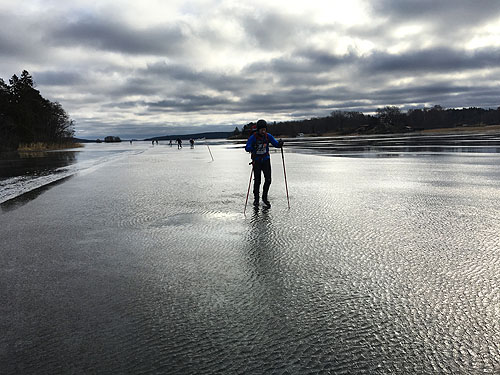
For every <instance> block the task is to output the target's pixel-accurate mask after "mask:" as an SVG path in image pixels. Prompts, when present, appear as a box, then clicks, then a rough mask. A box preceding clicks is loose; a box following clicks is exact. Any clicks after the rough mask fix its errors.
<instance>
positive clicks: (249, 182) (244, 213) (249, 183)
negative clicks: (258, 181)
mask: <svg viewBox="0 0 500 375" xmlns="http://www.w3.org/2000/svg"><path fill="white" fill-rule="evenodd" d="M251 164H252V171H251V172H250V181H248V191H247V199H246V200H245V209H244V210H243V215H246V212H247V203H248V195H249V194H250V185H251V184H252V176H253V162H252V163H251Z"/></svg>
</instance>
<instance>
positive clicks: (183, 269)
mask: <svg viewBox="0 0 500 375" xmlns="http://www.w3.org/2000/svg"><path fill="white" fill-rule="evenodd" d="M427 141H429V142H427ZM345 142H346V141H345V139H318V140H314V141H311V140H307V139H297V140H295V141H293V142H289V143H288V144H287V145H288V146H287V147H286V148H285V151H286V152H285V161H286V171H287V178H288V188H289V192H290V206H291V208H290V210H289V209H288V207H287V200H286V193H285V186H284V181H283V169H282V161H281V154H280V153H278V152H275V153H272V154H271V159H272V168H273V183H272V185H271V189H270V200H271V202H272V203H273V207H272V208H271V209H269V210H266V209H262V208H260V209H257V210H254V208H253V207H250V206H249V207H248V208H247V213H246V216H245V215H243V209H244V203H245V196H246V192H247V188H248V179H249V176H250V168H251V167H250V166H249V165H248V161H249V157H248V155H247V154H246V153H245V152H244V151H243V150H242V149H241V147H240V145H234V144H229V143H225V142H214V143H212V144H211V145H210V149H211V151H212V154H213V156H214V161H212V160H211V157H210V155H209V153H208V149H207V147H206V145H202V144H199V145H197V146H196V147H195V148H194V149H190V148H189V147H184V148H183V149H182V150H177V147H175V146H174V147H172V148H171V147H169V146H167V145H162V144H160V145H159V146H155V147H152V146H151V144H147V143H137V144H134V145H133V146H130V145H128V144H122V145H121V146H118V145H100V146H102V147H101V148H100V149H99V148H97V146H99V145H90V146H87V147H88V149H87V147H86V149H85V150H83V151H77V153H76V154H75V155H74V158H73V159H72V161H70V162H69V163H67V164H66V165H65V166H61V165H58V166H57V167H56V169H58V168H69V169H71V168H72V171H74V173H73V172H72V173H68V175H64V176H62V177H63V178H62V179H61V183H59V184H49V185H47V184H43V183H40V184H39V185H40V186H37V188H36V189H35V190H33V189H26V190H25V191H23V190H19V189H22V187H20V186H19V185H16V184H18V182H17V180H9V181H10V185H7V184H6V183H5V181H7V179H12V178H16V176H12V175H14V174H15V173H10V175H11V176H5V175H7V174H9V173H7V172H6V171H7V169H8V168H7V167H6V168H4V169H3V171H4V176H5V177H4V178H3V181H4V185H3V186H4V187H3V188H2V189H4V191H5V189H6V186H10V187H11V188H12V186H15V188H14V189H18V190H16V191H17V195H18V197H17V198H15V199H6V200H4V201H3V203H1V205H0V207H1V211H0V238H1V239H2V246H1V250H0V299H1V300H2V301H4V303H3V304H2V307H0V329H1V331H2V335H1V336H0V368H1V369H2V371H0V372H2V374H3V373H6V374H17V373H23V374H39V373H51V374H57V373H145V374H154V373H169V374H209V373H210V374H212V373H227V374H269V373H276V374H315V373H317V374H324V373H335V374H337V373H338V374H342V373H345V374H353V373H366V374H387V373H398V374H401V373H403V374H415V373H428V374H434V373H449V374H457V373H463V374H472V373H491V374H493V373H498V372H500V347H499V343H500V292H499V291H500V237H499V235H498V233H500V215H499V214H498V213H499V212H500V188H499V182H500V169H499V165H500V153H499V151H498V150H499V147H500V146H499V145H498V139H496V140H495V137H489V136H488V137H486V138H480V139H470V138H468V139H460V140H457V139H456V138H453V139H451V141H450V142H451V143H450V142H445V140H443V139H433V140H432V141H430V140H429V139H428V138H426V139H424V140H418V141H414V142H407V140H400V139H398V138H394V137H392V138H387V137H377V138H376V139H375V140H373V139H372V138H370V137H366V138H364V139H363V140H362V141H360V140H355V141H354V142H358V143H356V145H355V146H353V144H352V143H351V147H348V146H346V144H345ZM405 142H406V143H405ZM112 147H115V148H116V149H113V150H111V151H110V149H111V148H112ZM113 151H116V152H113ZM85 152H87V154H85ZM88 152H92V153H93V154H90V153H88ZM106 152H108V154H105V153H106ZM85 155H86V156H85ZM340 156H342V157H340ZM9 168H12V166H11V167H9ZM9 170H10V171H12V169H9ZM46 170H47V169H46ZM48 170H49V171H48V172H46V173H45V176H52V175H54V174H56V173H57V172H56V173H54V172H53V170H54V169H50V168H49V169H48ZM50 170H52V172H51V171H50ZM37 173H38V174H40V173H41V172H37ZM30 176H31V177H30ZM17 177H19V176H17ZM26 178H27V179H30V180H36V179H37V178H38V177H33V175H32V174H31V175H30V174H28V177H26ZM12 191H13V190H11V193H12ZM26 191H29V192H28V193H26V194H22V193H23V192H26Z"/></svg>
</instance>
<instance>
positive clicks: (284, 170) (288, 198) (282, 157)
mask: <svg viewBox="0 0 500 375" xmlns="http://www.w3.org/2000/svg"><path fill="white" fill-rule="evenodd" d="M281 159H282V160H283V174H284V175H285V188H286V200H287V202H288V209H290V197H289V196H288V184H287V182H286V169H285V156H284V155H283V146H281Z"/></svg>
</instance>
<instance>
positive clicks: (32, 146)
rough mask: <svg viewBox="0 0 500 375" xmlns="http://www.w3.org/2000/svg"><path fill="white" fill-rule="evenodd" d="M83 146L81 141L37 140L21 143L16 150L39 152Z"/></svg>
mask: <svg viewBox="0 0 500 375" xmlns="http://www.w3.org/2000/svg"><path fill="white" fill-rule="evenodd" d="M78 147H83V144H81V143H72V142H65V143H45V142H35V143H21V144H20V145H19V147H18V148H17V150H16V151H18V152H39V151H56V150H65V149H69V148H78Z"/></svg>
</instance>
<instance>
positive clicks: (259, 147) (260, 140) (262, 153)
mask: <svg viewBox="0 0 500 375" xmlns="http://www.w3.org/2000/svg"><path fill="white" fill-rule="evenodd" d="M269 142H271V143H272V145H273V146H274V147H279V143H278V141H277V140H276V139H275V138H274V137H273V136H272V135H271V134H269V133H266V134H265V135H264V136H261V135H260V134H258V133H254V134H252V135H251V136H250V138H248V141H247V145H246V146H245V150H246V151H247V152H251V153H252V160H253V161H257V162H263V161H264V160H269V159H271V155H269Z"/></svg>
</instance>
